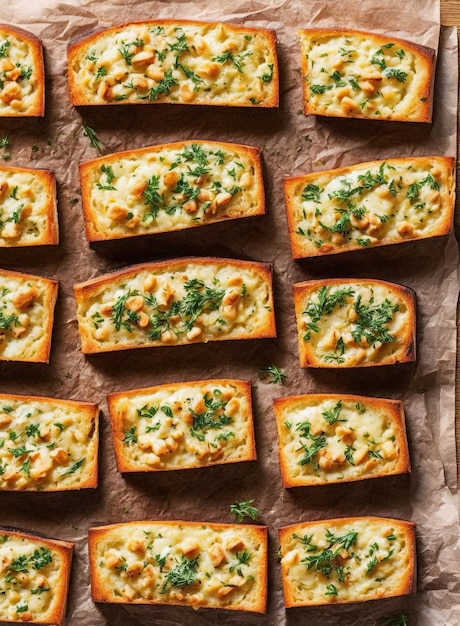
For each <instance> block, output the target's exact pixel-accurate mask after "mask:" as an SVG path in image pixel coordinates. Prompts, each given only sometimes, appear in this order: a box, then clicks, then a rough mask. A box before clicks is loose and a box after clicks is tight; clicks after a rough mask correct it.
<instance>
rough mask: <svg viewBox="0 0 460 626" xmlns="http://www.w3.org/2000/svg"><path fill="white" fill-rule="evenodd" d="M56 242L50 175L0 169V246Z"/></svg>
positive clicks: (54, 184) (55, 219)
mask: <svg viewBox="0 0 460 626" xmlns="http://www.w3.org/2000/svg"><path fill="white" fill-rule="evenodd" d="M57 243H59V230H58V218H57V200H56V178H55V175H54V172H51V171H49V170H38V169H30V168H24V167H6V166H0V247H5V248H8V247H22V246H44V245H55V244H57Z"/></svg>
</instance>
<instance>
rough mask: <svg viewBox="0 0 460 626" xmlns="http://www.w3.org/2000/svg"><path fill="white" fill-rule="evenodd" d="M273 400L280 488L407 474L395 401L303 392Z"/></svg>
mask: <svg viewBox="0 0 460 626" xmlns="http://www.w3.org/2000/svg"><path fill="white" fill-rule="evenodd" d="M273 403H274V409H275V417H276V424H277V427H278V452H279V458H280V467H281V478H282V482H283V486H284V487H303V486H309V485H329V484H331V483H343V482H351V481H355V480H362V479H366V478H381V477H383V476H393V475H395V474H404V473H407V472H410V459H409V450H408V446H407V438H406V429H405V420H404V410H403V406H402V403H401V402H400V401H398V400H385V399H382V398H368V397H364V396H355V395H344V394H308V395H298V396H287V397H284V398H275V399H274V401H273Z"/></svg>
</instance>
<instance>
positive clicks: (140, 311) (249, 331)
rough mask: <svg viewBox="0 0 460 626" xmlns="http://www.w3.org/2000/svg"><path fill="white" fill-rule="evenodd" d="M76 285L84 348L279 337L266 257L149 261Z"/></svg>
mask: <svg viewBox="0 0 460 626" xmlns="http://www.w3.org/2000/svg"><path fill="white" fill-rule="evenodd" d="M74 291H75V299H76V303H77V318H78V325H79V331H80V336H81V344H82V351H83V352H84V353H85V354H88V353H93V352H110V351H113V350H125V349H129V348H145V347H154V346H165V345H181V344H190V343H206V342H208V341H223V340H229V339H261V338H266V337H274V336H275V335H276V329H275V319H274V313H273V295H272V275H271V269H270V267H269V266H268V265H266V264H264V263H256V262H253V261H241V260H235V259H221V258H215V257H199V258H195V257H191V258H182V259H173V260H170V261H160V262H155V263H144V264H141V265H135V266H132V267H129V268H127V269H123V270H120V271H117V272H113V273H112V274H107V275H105V276H101V277H100V278H94V279H92V280H89V281H87V282H85V283H80V284H79V285H75V287H74Z"/></svg>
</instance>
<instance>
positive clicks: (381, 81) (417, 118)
mask: <svg viewBox="0 0 460 626" xmlns="http://www.w3.org/2000/svg"><path fill="white" fill-rule="evenodd" d="M299 37H300V43H301V54H302V56H301V70H302V77H303V81H302V84H303V97H304V110H305V113H306V114H307V115H325V116H331V117H346V118H363V119H373V120H389V121H401V122H430V121H431V112H432V101H433V82H434V71H435V70H434V68H435V62H434V61H435V52H434V50H432V49H431V48H427V47H424V46H421V45H418V44H416V43H412V42H410V41H406V40H403V39H397V38H395V37H389V36H387V35H381V34H377V33H371V32H363V31H356V30H342V29H307V30H301V31H299Z"/></svg>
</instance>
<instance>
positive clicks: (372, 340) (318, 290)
mask: <svg viewBox="0 0 460 626" xmlns="http://www.w3.org/2000/svg"><path fill="white" fill-rule="evenodd" d="M294 303H295V313H296V320H297V333H298V345H299V359H300V366H301V367H323V368H324V367H326V368H341V367H367V366H375V365H392V364H396V363H405V362H409V361H414V360H415V294H414V292H413V291H412V290H411V289H409V288H408V287H403V286H402V285H397V284H395V283H389V282H387V281H383V280H375V279H361V278H360V279H353V278H351V279H349V278H346V279H335V278H333V279H323V280H312V281H305V282H303V283H298V284H296V285H294Z"/></svg>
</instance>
